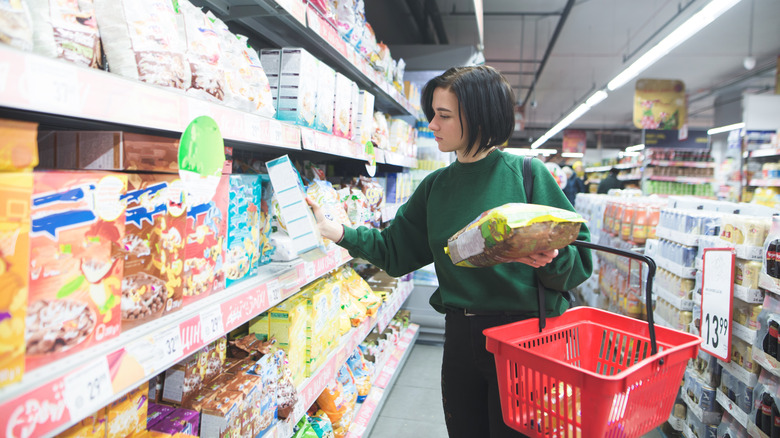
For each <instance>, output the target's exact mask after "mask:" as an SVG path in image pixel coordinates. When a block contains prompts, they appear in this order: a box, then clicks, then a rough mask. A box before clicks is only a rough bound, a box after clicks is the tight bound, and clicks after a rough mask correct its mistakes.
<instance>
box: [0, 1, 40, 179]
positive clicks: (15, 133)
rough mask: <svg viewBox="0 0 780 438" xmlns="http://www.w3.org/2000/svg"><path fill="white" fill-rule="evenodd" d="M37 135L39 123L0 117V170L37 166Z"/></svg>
mask: <svg viewBox="0 0 780 438" xmlns="http://www.w3.org/2000/svg"><path fill="white" fill-rule="evenodd" d="M0 8H2V7H0ZM0 33H2V31H0ZM0 41H2V36H0ZM37 135H38V124H37V123H32V122H21V121H18V120H6V119H0V171H2V172H16V171H23V170H32V168H33V167H35V166H37V165H38V141H37V140H36V137H37Z"/></svg>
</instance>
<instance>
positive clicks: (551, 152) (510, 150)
mask: <svg viewBox="0 0 780 438" xmlns="http://www.w3.org/2000/svg"><path fill="white" fill-rule="evenodd" d="M504 152H507V153H510V154H514V155H545V156H547V155H555V154H557V153H558V151H557V150H555V149H528V148H506V149H504Z"/></svg>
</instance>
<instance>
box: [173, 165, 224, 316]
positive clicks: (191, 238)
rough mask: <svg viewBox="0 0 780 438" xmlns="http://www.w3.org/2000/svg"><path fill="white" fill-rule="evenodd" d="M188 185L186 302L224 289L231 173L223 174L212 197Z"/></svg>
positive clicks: (184, 280)
mask: <svg viewBox="0 0 780 438" xmlns="http://www.w3.org/2000/svg"><path fill="white" fill-rule="evenodd" d="M193 190H197V188H195V187H188V193H187V195H186V196H185V200H186V201H187V202H186V204H187V228H186V244H185V248H184V254H185V259H184V276H183V282H184V291H183V294H184V299H183V305H184V306H187V305H188V304H190V303H193V302H196V301H198V300H200V299H202V298H205V297H207V296H208V295H210V294H211V293H216V292H219V291H221V290H223V289H224V288H225V271H224V262H225V254H224V242H225V237H226V235H227V230H226V229H227V218H228V205H229V198H230V194H229V175H223V176H222V177H221V178H220V180H219V184H218V185H217V190H216V191H215V193H214V195H213V197H212V198H211V199H205V198H204V197H203V196H202V195H201V194H200V193H193Z"/></svg>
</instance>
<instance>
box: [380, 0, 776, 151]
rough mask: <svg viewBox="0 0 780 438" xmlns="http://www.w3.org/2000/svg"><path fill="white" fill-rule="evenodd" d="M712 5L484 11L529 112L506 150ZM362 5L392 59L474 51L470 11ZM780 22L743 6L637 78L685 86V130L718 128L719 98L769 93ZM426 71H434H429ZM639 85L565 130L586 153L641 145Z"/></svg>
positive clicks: (551, 0) (447, 2) (503, 3)
mask: <svg viewBox="0 0 780 438" xmlns="http://www.w3.org/2000/svg"><path fill="white" fill-rule="evenodd" d="M707 3H709V0H678V1H673V0H577V1H575V0H522V1H521V0H484V39H483V41H484V57H485V59H486V61H485V63H486V64H488V65H491V66H493V67H496V68H498V69H499V70H500V71H502V72H503V73H504V74H505V75H506V77H507V79H508V80H509V81H510V82H511V83H512V85H513V86H514V87H515V93H516V95H517V99H518V102H519V103H521V104H524V109H525V120H526V128H525V130H524V131H522V132H518V133H516V134H515V137H514V138H513V140H512V142H511V145H513V146H524V147H526V146H528V145H529V144H530V142H531V141H532V140H533V139H535V138H538V137H539V136H541V135H542V134H543V133H544V132H546V131H547V130H548V129H549V128H550V127H552V126H553V125H554V124H555V123H556V122H558V121H559V120H560V119H561V118H563V116H564V115H566V114H567V113H568V112H570V111H571V110H573V109H574V107H575V106H576V105H578V104H579V103H581V102H582V101H583V100H584V99H585V98H587V97H588V96H589V95H590V94H592V93H593V91H595V90H597V89H600V88H603V87H604V86H606V84H607V82H609V81H610V80H611V79H612V78H613V77H615V76H616V75H617V74H618V73H619V72H620V71H621V70H622V69H623V68H625V67H626V66H628V65H629V64H630V63H631V62H632V61H634V60H635V59H636V58H638V57H639V56H641V55H642V54H643V53H644V52H645V51H647V50H648V49H649V48H650V47H652V45H653V44H654V43H656V42H657V41H659V40H660V39H662V38H663V37H664V36H666V35H667V34H669V33H670V32H671V31H672V30H674V28H675V27H676V26H677V25H679V24H680V23H682V22H683V21H685V20H686V19H687V18H689V17H690V16H691V15H693V14H694V13H696V12H697V11H699V10H700V9H701V8H702V7H704V6H705V5H706V4H707ZM365 4H366V18H367V20H368V22H369V23H371V24H372V26H373V27H374V30H375V32H376V35H377V38H378V39H379V40H382V41H384V42H385V43H386V44H388V46H389V47H390V51H391V53H392V54H393V56H394V57H395V58H398V57H399V55H400V56H403V53H408V45H426V46H427V47H424V48H425V49H427V50H431V53H432V54H433V53H435V51H441V50H442V49H443V47H442V44H448V45H451V46H461V45H465V46H477V45H478V44H479V37H478V32H477V21H476V19H475V14H474V0H395V1H386V0H366V2H365ZM421 17H424V18H421ZM778 17H780V1H778V0H742V1H740V2H739V3H737V4H736V5H735V6H734V7H732V8H731V9H730V10H728V11H727V12H726V13H724V14H723V15H722V16H720V17H719V18H718V19H717V20H715V21H714V22H713V23H711V24H710V25H709V26H707V27H706V28H704V29H703V30H701V31H700V32H699V33H697V34H696V35H694V36H693V37H691V38H690V39H688V40H687V41H686V42H684V43H683V44H681V45H680V46H678V47H677V48H676V49H674V50H673V51H672V52H671V53H670V54H668V55H666V57H664V58H663V59H661V60H660V61H658V62H656V63H655V64H654V65H652V66H651V67H650V68H648V69H647V70H645V72H644V73H642V74H641V75H640V78H656V79H678V80H681V81H683V82H684V83H685V86H686V92H687V96H688V101H689V114H688V120H689V129H708V128H711V127H713V125H714V123H715V120H714V113H715V111H714V108H715V99H716V98H718V97H719V96H720V98H719V104H720V103H721V102H723V101H724V96H736V97H734V99H739V96H740V95H741V94H743V93H751V94H755V93H773V92H774V84H775V72H776V67H777V62H778V55H780V26H778V23H777V19H778ZM552 43H554V44H552ZM394 47H396V48H397V50H396V52H397V53H396V52H394V50H393V48H394ZM748 55H752V56H753V57H754V58H755V59H756V65H755V67H754V68H753V69H752V70H747V69H745V67H743V60H744V58H745V57H747V56H748ZM460 59H461V58H456V57H453V59H452V61H450V60H449V59H447V57H446V56H445V57H444V59H443V60H442V61H441V65H440V66H439V68H440V69H442V70H443V69H446V68H447V67H449V66H450V65H448V63H450V64H452V63H458V62H462V61H461V60H460ZM415 62H416V60H415V58H413V57H412V58H410V60H409V65H408V67H407V71H413V70H415V65H414V64H415ZM429 62H430V59H429ZM424 69H425V70H434V71H436V69H432V68H431V67H430V65H428V66H425V67H424ZM635 83H636V80H633V81H631V82H629V83H627V84H626V85H624V86H623V87H622V88H620V89H618V90H616V91H613V92H611V93H610V95H609V97H608V98H607V99H606V100H605V101H603V102H602V103H600V104H599V105H597V106H596V107H594V108H592V109H591V110H590V111H589V112H588V113H586V114H585V115H584V116H582V117H580V118H579V119H578V120H577V121H575V122H574V123H573V124H572V125H570V126H569V128H574V129H586V130H587V131H588V132H589V135H588V147H589V148H590V147H595V146H596V142H597V141H599V140H598V139H599V138H600V142H601V144H602V147H604V148H625V147H626V146H629V145H632V144H636V143H638V142H639V139H641V136H640V133H639V131H638V130H637V129H636V128H634V126H633V123H632V115H633V106H632V105H633V95H634V86H635ZM725 100H728V99H727V98H726V99H725ZM732 100H733V99H732ZM737 121H739V120H733V122H737ZM718 122H721V120H719V121H718ZM560 143H561V134H558V136H556V137H555V138H553V139H551V140H550V141H548V143H546V144H545V146H544V147H545V148H546V147H550V146H553V147H554V146H555V145H558V147H560Z"/></svg>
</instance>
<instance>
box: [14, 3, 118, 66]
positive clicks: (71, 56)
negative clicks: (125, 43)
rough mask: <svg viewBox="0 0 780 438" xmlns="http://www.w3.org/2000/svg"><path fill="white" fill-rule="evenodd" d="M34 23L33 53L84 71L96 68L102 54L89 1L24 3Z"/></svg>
mask: <svg viewBox="0 0 780 438" xmlns="http://www.w3.org/2000/svg"><path fill="white" fill-rule="evenodd" d="M27 2H28V3H29V4H30V7H31V10H32V13H33V16H34V19H33V25H34V30H35V32H34V36H35V48H34V50H35V51H36V52H37V53H40V54H41V55H44V56H48V57H51V58H61V59H65V60H67V61H70V62H73V63H75V64H78V65H83V66H85V67H94V68H100V66H101V65H100V64H101V58H102V54H103V53H102V50H101V48H100V35H99V34H98V28H97V22H96V21H95V10H94V8H93V6H92V2H91V1H80V2H60V3H50V2H49V0H27Z"/></svg>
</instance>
